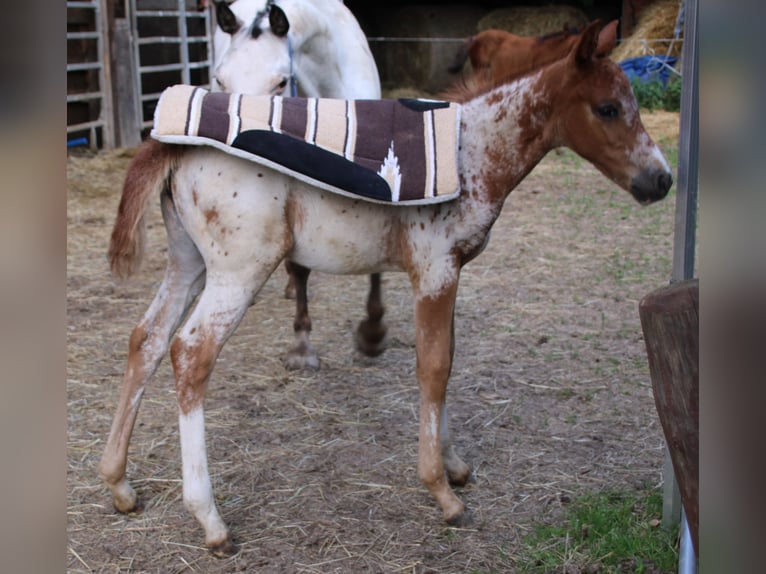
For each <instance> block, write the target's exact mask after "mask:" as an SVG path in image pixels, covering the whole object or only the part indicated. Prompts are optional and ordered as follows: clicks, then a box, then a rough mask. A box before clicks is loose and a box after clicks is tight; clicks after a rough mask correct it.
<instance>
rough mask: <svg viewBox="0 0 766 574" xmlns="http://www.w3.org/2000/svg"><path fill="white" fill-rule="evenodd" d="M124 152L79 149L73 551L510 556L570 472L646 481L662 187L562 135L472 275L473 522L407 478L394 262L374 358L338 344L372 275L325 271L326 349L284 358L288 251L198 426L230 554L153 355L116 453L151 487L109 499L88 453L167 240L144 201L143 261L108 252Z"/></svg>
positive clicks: (307, 560) (406, 337)
mask: <svg viewBox="0 0 766 574" xmlns="http://www.w3.org/2000/svg"><path fill="white" fill-rule="evenodd" d="M673 121H674V122H675V128H674V129H677V116H675V117H674V119H673ZM673 121H671V122H669V123H670V124H672V123H673ZM670 127H671V128H673V126H672V125H671V126H670ZM654 135H655V137H657V132H655V134H654ZM129 157H130V152H127V151H126V152H116V153H110V154H99V155H96V156H95V157H74V156H73V157H70V159H69V186H68V192H69V195H68V205H69V212H68V224H69V225H68V231H69V233H68V256H67V257H68V262H67V263H68V294H67V303H68V373H67V375H68V381H67V384H68V400H69V410H68V420H69V429H68V430H69V437H68V444H69V448H68V476H67V481H68V492H69V499H68V515H69V529H68V534H69V545H68V570H69V572H73V573H74V572H104V573H112V572H162V573H166V572H168V573H174V572H240V571H241V572H245V571H247V572H256V571H257V572H306V573H320V572H321V573H323V574H325V573H328V572H363V571H364V572H418V573H425V572H440V573H450V572H501V571H506V572H507V571H512V570H513V569H514V566H515V560H516V558H515V557H516V556H517V554H518V552H517V551H518V549H519V547H520V544H521V540H522V538H523V536H524V535H525V534H526V533H527V532H529V531H530V529H531V528H532V527H533V524H534V522H535V521H538V520H548V521H555V520H556V519H557V518H558V517H559V515H560V510H561V508H562V505H564V504H566V502H567V501H568V500H571V499H572V497H573V496H576V495H577V494H578V493H580V492H583V491H594V490H595V491H598V490H601V489H605V488H617V489H624V490H631V489H634V488H640V487H643V486H645V485H647V484H657V483H659V482H660V469H661V464H662V456H663V450H662V444H663V443H662V438H661V429H660V427H659V425H658V424H657V420H656V416H655V411H654V404H653V399H652V395H651V385H650V382H649V376H648V367H647V365H646V360H645V354H644V353H645V352H644V347H643V343H642V338H641V331H640V325H639V320H638V311H637V305H638V300H639V298H640V297H642V296H643V295H645V294H646V293H648V292H649V291H651V290H653V289H655V288H656V287H659V286H662V285H664V284H666V283H667V280H668V277H669V273H670V260H671V250H672V226H673V210H674V202H673V200H672V199H671V200H666V201H665V202H663V203H661V204H658V205H655V206H651V207H648V208H641V207H640V206H638V205H637V204H635V202H633V200H632V199H630V197H629V196H628V195H627V194H626V193H624V192H622V191H620V190H618V189H616V188H615V186H614V185H613V184H611V183H610V182H608V181H606V180H605V179H604V178H603V177H602V176H601V175H600V174H598V173H597V172H596V171H595V170H594V169H593V168H591V167H589V166H587V165H585V164H583V163H582V162H581V161H580V160H578V159H576V158H574V156H572V155H571V154H568V153H565V154H563V155H556V154H551V156H550V157H549V158H546V160H544V162H543V163H542V164H541V165H540V166H539V167H538V168H536V169H535V170H534V171H533V173H532V174H531V175H530V176H529V177H528V178H527V179H526V180H525V181H524V183H523V184H522V185H521V186H520V187H519V188H518V189H517V190H516V191H514V193H513V194H512V195H511V198H510V200H509V202H508V203H507V205H506V208H505V211H504V212H503V214H502V216H501V217H500V219H499V220H498V222H497V225H496V226H495V228H494V229H493V232H492V240H491V242H490V245H489V247H488V248H487V250H486V251H485V253H484V254H483V255H482V256H481V257H479V258H478V259H477V260H476V261H474V262H472V263H471V264H470V265H469V266H468V267H467V268H466V269H465V270H464V273H463V277H462V282H461V287H460V292H459V302H458V309H457V315H456V330H457V352H456V361H455V365H454V369H453V376H452V379H451V382H450V396H449V404H450V413H451V417H452V428H453V435H454V440H455V443H456V447H457V449H458V451H459V452H460V453H461V454H462V455H463V456H464V458H465V459H466V460H467V461H468V462H470V463H471V464H472V466H473V468H474V471H475V475H476V482H475V484H472V485H469V486H468V487H467V488H464V489H461V490H460V491H459V496H461V497H462V499H463V500H465V501H466V503H467V504H468V505H469V507H471V508H472V509H473V510H474V512H475V517H476V521H475V524H474V526H473V528H468V529H462V530H455V529H452V528H448V527H446V526H445V524H444V523H443V522H442V519H441V512H440V510H439V509H438V508H437V505H436V503H435V502H434V501H433V500H431V498H430V497H429V495H428V494H427V493H426V491H425V489H423V488H422V487H421V486H420V484H419V482H418V479H417V475H416V457H417V444H416V441H417V401H418V393H417V383H416V382H415V380H414V332H413V326H412V299H411V296H410V294H409V291H408V288H407V284H406V279H405V278H404V277H403V276H401V275H399V274H388V275H385V276H384V295H385V302H386V305H387V314H386V318H387V322H388V325H389V336H390V344H389V349H388V351H387V352H386V353H385V354H384V355H382V356H381V357H379V358H377V359H365V358H362V357H360V356H358V355H357V354H356V353H355V352H354V350H353V348H352V345H351V341H352V331H353V329H354V327H355V324H356V321H357V320H358V319H360V318H361V316H362V302H363V300H364V297H365V292H366V288H367V282H366V279H364V278H359V277H332V276H328V275H321V274H316V275H317V276H313V275H312V278H311V281H310V296H311V305H312V307H311V310H312V317H313V320H314V327H315V331H314V342H315V344H316V346H317V347H318V349H319V351H320V354H321V357H322V360H323V364H322V369H321V371H319V372H318V373H309V374H306V373H293V372H288V371H285V370H284V369H283V368H282V365H281V357H282V355H283V354H284V352H285V350H286V346H287V344H288V343H289V342H290V341H291V331H292V328H291V322H292V321H291V319H292V313H293V304H292V302H290V301H286V300H284V299H283V298H282V297H281V292H282V289H283V287H284V275H283V272H282V271H281V270H280V271H278V272H277V274H276V275H275V277H274V278H273V279H272V280H271V281H270V282H269V283H268V284H267V285H266V287H265V288H264V290H263V291H262V292H261V294H260V295H259V297H258V301H257V303H256V305H255V306H254V307H253V308H252V309H251V310H250V311H249V313H248V315H247V316H246V318H245V320H244V321H243V323H242V325H241V327H240V328H239V329H238V331H237V332H236V333H235V335H234V336H233V337H232V338H231V340H230V341H229V343H228V344H227V346H226V347H225V348H224V351H223V353H222V354H221V357H220V359H219V361H218V365H217V367H216V371H215V373H214V375H213V380H212V382H211V386H210V392H209V396H208V399H207V403H206V410H207V428H208V447H209V456H210V467H211V473H212V479H213V484H214V488H215V492H216V496H217V500H218V503H219V505H220V508H221V510H222V512H223V515H224V519H225V520H226V521H227V522H228V524H229V526H230V527H231V529H232V531H233V533H234V535H235V538H236V540H237V541H238V542H239V543H240V544H241V547H242V550H241V552H240V553H239V554H238V555H237V556H235V557H233V558H231V559H228V560H218V559H215V558H213V557H211V556H210V555H209V554H208V553H207V552H206V551H205V550H204V549H203V548H202V547H201V544H202V538H203V537H202V532H201V530H200V528H199V527H198V526H197V524H196V522H195V521H194V519H193V518H191V516H190V515H189V514H188V513H187V512H186V510H185V509H184V508H183V503H182V501H181V483H180V476H181V472H180V455H179V445H178V431H177V423H176V407H175V397H174V393H173V385H172V382H171V380H172V379H171V373H170V370H169V368H168V366H167V364H164V363H163V365H162V366H161V367H160V369H159V372H158V373H157V376H156V377H155V379H154V382H153V384H152V385H151V386H150V388H148V389H147V392H146V394H145V397H144V400H143V404H142V409H141V412H140V414H139V418H138V424H137V428H136V431H135V433H134V436H133V440H132V443H131V452H130V460H129V465H128V473H129V476H130V477H131V478H132V480H133V484H134V485H135V486H136V487H137V490H138V491H139V495H140V496H141V498H142V500H143V502H144V504H145V509H144V511H143V513H141V514H138V515H131V516H123V515H118V514H115V513H114V512H113V510H112V507H111V500H110V498H109V496H108V493H107V490H106V488H105V487H104V486H102V484H101V483H100V481H99V479H98V477H97V475H96V464H97V462H98V459H99V457H100V455H101V451H102V448H103V445H104V441H105V439H106V436H107V434H108V431H109V425H110V423H111V417H112V414H113V412H114V408H115V405H116V401H117V397H118V393H119V385H120V383H121V376H122V369H123V367H124V361H125V351H126V349H127V339H128V335H129V333H130V330H131V328H132V327H133V325H134V323H135V322H136V321H137V319H138V318H139V316H140V314H141V313H142V312H143V310H144V309H145V307H146V306H147V305H148V303H149V301H150V298H151V296H152V294H153V290H154V288H155V287H156V286H157V284H158V282H159V280H160V278H161V274H162V269H163V267H164V249H165V247H164V230H163V228H162V224H161V221H160V216H159V209H156V210H155V211H154V212H153V213H152V217H151V219H150V229H149V242H148V252H149V257H148V260H147V261H146V262H145V265H144V267H143V268H142V270H141V271H140V272H139V274H138V275H137V276H136V277H135V278H133V279H131V280H130V281H127V282H117V281H116V280H114V279H113V278H112V277H111V276H109V274H108V266H107V263H106V258H105V252H106V246H107V240H108V236H109V232H110V227H111V223H112V218H113V215H114V213H115V210H116V206H117V202H118V200H119V192H120V187H121V181H122V175H123V173H124V170H125V168H126V166H127V162H128V161H129Z"/></svg>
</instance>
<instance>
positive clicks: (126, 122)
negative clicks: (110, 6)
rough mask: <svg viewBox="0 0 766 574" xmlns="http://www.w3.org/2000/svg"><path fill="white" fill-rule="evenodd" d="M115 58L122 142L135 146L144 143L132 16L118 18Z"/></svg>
mask: <svg viewBox="0 0 766 574" xmlns="http://www.w3.org/2000/svg"><path fill="white" fill-rule="evenodd" d="M112 48H113V54H114V58H115V69H114V71H115V74H114V76H115V84H116V86H115V94H116V99H117V104H116V106H115V108H116V110H117V114H116V115H117V126H118V130H119V132H118V133H119V139H118V145H119V146H120V147H134V146H137V145H139V144H140V143H141V115H140V106H139V104H138V94H136V81H135V74H136V73H137V66H136V59H135V51H134V50H133V39H132V35H131V30H130V20H128V19H127V18H117V19H115V21H114V37H113V42H112Z"/></svg>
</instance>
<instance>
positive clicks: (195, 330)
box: [189, 327, 197, 335]
mask: <svg viewBox="0 0 766 574" xmlns="http://www.w3.org/2000/svg"><path fill="white" fill-rule="evenodd" d="M196 332H197V327H192V328H191V331H189V334H190V335H193V334H194V333H196Z"/></svg>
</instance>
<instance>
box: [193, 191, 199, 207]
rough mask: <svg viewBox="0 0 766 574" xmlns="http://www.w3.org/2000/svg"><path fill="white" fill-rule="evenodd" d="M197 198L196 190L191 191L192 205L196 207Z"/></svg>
mask: <svg viewBox="0 0 766 574" xmlns="http://www.w3.org/2000/svg"><path fill="white" fill-rule="evenodd" d="M198 199H199V198H198V197H197V190H196V189H195V190H192V201H194V205H197V200H198Z"/></svg>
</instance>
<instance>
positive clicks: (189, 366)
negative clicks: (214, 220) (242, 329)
mask: <svg viewBox="0 0 766 574" xmlns="http://www.w3.org/2000/svg"><path fill="white" fill-rule="evenodd" d="M211 281H212V280H211V278H210V277H208V284H207V285H206V287H205V290H204V291H203V293H202V295H201V296H200V299H199V302H198V303H197V306H196V307H195V309H194V311H193V312H192V314H191V315H190V317H189V319H188V320H187V322H186V323H185V324H184V326H183V327H182V328H181V329H180V331H179V333H178V335H177V336H176V339H175V341H173V344H172V346H171V349H170V356H171V359H172V361H173V371H174V373H175V380H176V395H177V399H178V411H179V414H178V420H179V431H180V437H181V456H182V461H183V500H184V504H185V505H186V507H187V508H188V509H189V511H190V512H191V513H192V514H193V515H194V517H195V518H196V519H197V521H198V522H199V523H200V525H201V526H202V527H203V528H204V530H205V544H206V545H207V546H208V547H209V548H210V550H211V552H213V554H215V555H218V556H228V555H231V554H233V553H235V552H236V551H237V548H236V546H235V545H234V544H233V543H232V542H231V539H230V537H229V532H228V529H227V528H226V524H225V523H224V522H223V520H222V518H221V515H220V514H219V512H218V508H217V507H216V504H215V500H214V498H213V488H212V485H211V481H210V475H209V472H208V464H207V449H206V447H205V416H204V410H203V402H204V396H205V390H206V388H207V384H208V380H209V378H210V374H211V372H212V370H213V365H214V364H215V361H216V358H217V357H218V354H219V352H220V350H221V348H222V347H223V345H224V343H225V342H226V340H227V339H228V338H229V336H230V335H231V334H232V333H233V332H234V329H236V327H237V325H238V324H239V322H240V321H241V319H242V317H243V316H244V314H245V311H246V310H247V308H248V307H249V306H250V304H251V303H252V300H253V295H254V290H252V289H251V288H250V286H251V285H252V282H251V281H242V280H241V279H238V278H237V277H232V276H229V275H224V276H221V275H219V276H217V281H216V282H215V283H213V284H211ZM264 281H265V278H264ZM257 284H258V288H260V285H261V284H262V282H261V281H258V282H257Z"/></svg>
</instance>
